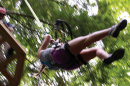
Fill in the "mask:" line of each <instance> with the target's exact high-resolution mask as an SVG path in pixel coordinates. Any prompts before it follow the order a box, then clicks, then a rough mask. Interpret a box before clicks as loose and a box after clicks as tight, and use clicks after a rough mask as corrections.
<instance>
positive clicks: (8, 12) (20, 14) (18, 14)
mask: <svg viewBox="0 0 130 86" xmlns="http://www.w3.org/2000/svg"><path fill="white" fill-rule="evenodd" d="M6 13H7V15H10V14H14V15H17V16H22V17H28V18H31V19H35V18H34V17H33V16H30V15H26V14H22V13H16V12H13V11H10V10H7V11H6ZM39 20H40V21H41V22H43V23H45V24H48V25H50V26H53V24H51V23H49V22H46V21H43V20H42V19H39Z"/></svg>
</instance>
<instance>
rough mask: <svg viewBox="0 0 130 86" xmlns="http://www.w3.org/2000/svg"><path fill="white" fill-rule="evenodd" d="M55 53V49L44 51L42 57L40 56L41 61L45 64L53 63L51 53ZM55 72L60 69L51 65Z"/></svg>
mask: <svg viewBox="0 0 130 86" xmlns="http://www.w3.org/2000/svg"><path fill="white" fill-rule="evenodd" d="M52 51H53V48H47V49H45V50H42V52H41V56H40V61H43V62H49V63H50V62H52V61H53V60H52V59H51V52H52ZM51 66H52V69H53V70H58V69H59V67H57V66H56V65H51Z"/></svg>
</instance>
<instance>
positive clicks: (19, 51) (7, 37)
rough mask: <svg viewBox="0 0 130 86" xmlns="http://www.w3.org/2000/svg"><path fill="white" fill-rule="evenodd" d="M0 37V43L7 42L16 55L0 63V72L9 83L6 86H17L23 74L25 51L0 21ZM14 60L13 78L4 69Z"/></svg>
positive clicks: (0, 83)
mask: <svg viewBox="0 0 130 86" xmlns="http://www.w3.org/2000/svg"><path fill="white" fill-rule="evenodd" d="M0 35H1V36H2V38H1V39H2V40H0V41H1V42H2V41H3V40H4V41H5V42H7V43H8V44H9V45H10V46H11V47H12V48H13V49H14V50H15V52H16V54H14V55H13V56H11V57H10V58H8V59H5V60H4V61H3V62H1V63H0V72H1V73H2V74H3V75H4V76H5V77H6V78H7V79H8V81H9V84H8V86H18V85H19V83H20V79H21V77H22V74H23V68H24V61H25V58H26V51H25V49H24V48H23V47H22V45H21V44H20V43H19V42H18V41H17V40H16V38H15V37H14V36H13V35H12V33H10V31H9V30H8V29H7V28H6V26H5V25H4V24H3V23H2V22H1V21H0ZM1 42H0V43H1ZM14 59H17V64H16V70H15V75H14V76H13V75H11V73H10V72H9V71H8V70H7V69H6V68H5V66H6V65H8V64H9V63H10V62H11V61H13V60H14ZM0 86H3V84H2V82H0Z"/></svg>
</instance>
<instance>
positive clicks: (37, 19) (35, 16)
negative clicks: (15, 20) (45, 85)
mask: <svg viewBox="0 0 130 86" xmlns="http://www.w3.org/2000/svg"><path fill="white" fill-rule="evenodd" d="M24 1H25V3H26V4H27V6H28V8H29V9H30V11H31V12H32V14H33V16H34V18H35V19H36V21H37V22H38V24H39V25H40V27H41V28H42V29H43V30H44V34H47V33H46V29H44V28H43V26H42V24H41V22H40V20H39V18H38V17H37V15H36V14H35V12H34V11H33V9H32V7H31V6H30V4H29V3H28V1H27V0H24ZM28 61H29V60H28ZM29 62H30V61H29ZM43 74H45V73H44V72H43ZM45 75H46V74H45ZM46 77H48V76H47V75H46ZM48 78H49V77H48ZM49 79H50V78H49ZM50 80H51V79H50ZM51 81H53V80H51Z"/></svg>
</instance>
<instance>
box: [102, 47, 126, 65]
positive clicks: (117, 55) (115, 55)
mask: <svg viewBox="0 0 130 86" xmlns="http://www.w3.org/2000/svg"><path fill="white" fill-rule="evenodd" d="M124 52H125V50H124V49H118V50H116V51H115V52H114V53H113V54H111V55H110V57H108V58H106V59H104V61H103V63H104V64H111V63H112V62H114V61H116V60H119V59H121V58H122V57H123V56H124Z"/></svg>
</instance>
